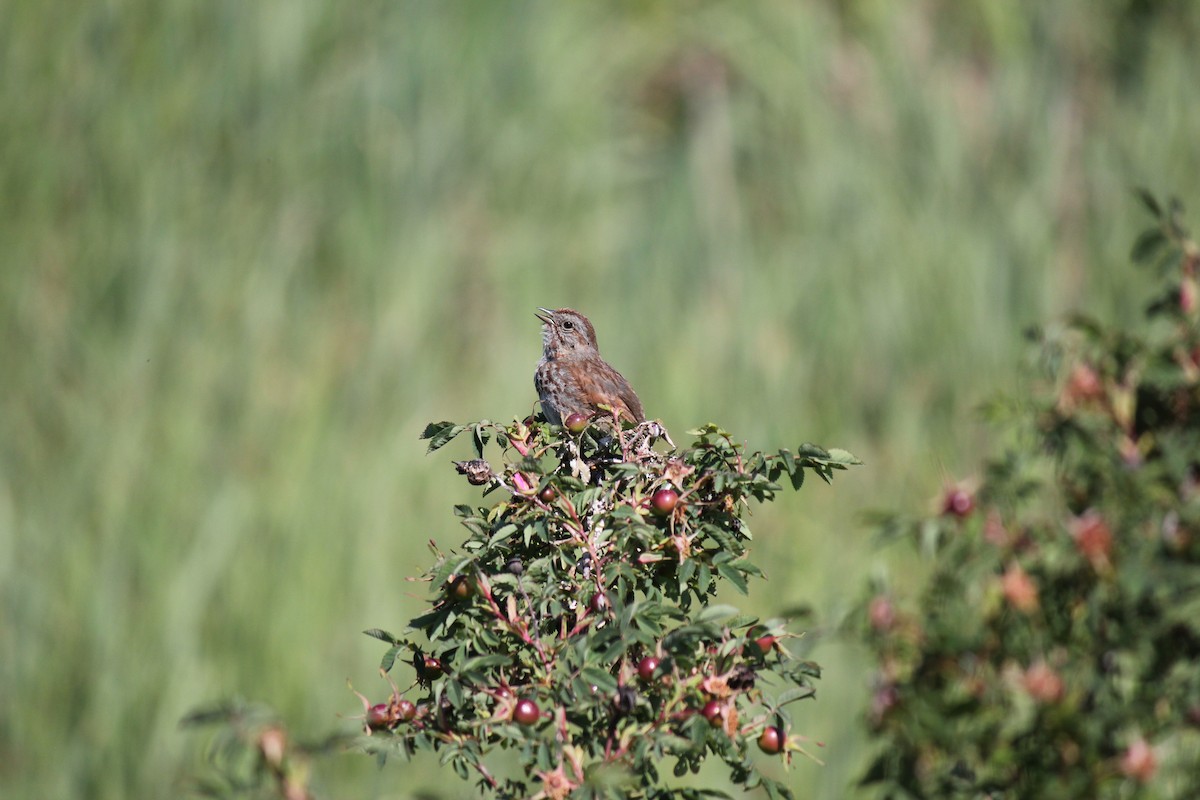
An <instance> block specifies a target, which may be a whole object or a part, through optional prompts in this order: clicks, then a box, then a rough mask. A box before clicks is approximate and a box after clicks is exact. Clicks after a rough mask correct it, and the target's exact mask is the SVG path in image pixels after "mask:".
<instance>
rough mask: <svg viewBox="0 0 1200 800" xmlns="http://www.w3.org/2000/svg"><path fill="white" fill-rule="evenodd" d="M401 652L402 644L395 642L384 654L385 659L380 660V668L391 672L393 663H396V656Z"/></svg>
mask: <svg viewBox="0 0 1200 800" xmlns="http://www.w3.org/2000/svg"><path fill="white" fill-rule="evenodd" d="M399 654H400V645H398V644H394V645H392V646H391V647H389V648H388V651H387V652H386V653H384V654H383V659H382V660H380V662H379V668H380V669H381V670H383V671H384V672H391V671H392V665H394V664H395V663H396V656H397V655H399Z"/></svg>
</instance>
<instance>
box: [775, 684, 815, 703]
mask: <svg viewBox="0 0 1200 800" xmlns="http://www.w3.org/2000/svg"><path fill="white" fill-rule="evenodd" d="M816 695H817V690H816V689H814V688H813V687H811V686H799V687H796V688H793V689H788V690H786V691H784V692H783V693H781V694H780V695H779V697H776V698H775V708H780V707H782V706H786V705H787V704H788V703H794V702H796V701H797V700H807V699H808V698H810V697H816Z"/></svg>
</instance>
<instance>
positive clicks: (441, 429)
mask: <svg viewBox="0 0 1200 800" xmlns="http://www.w3.org/2000/svg"><path fill="white" fill-rule="evenodd" d="M466 429H467V426H465V425H455V424H454V423H453V422H431V423H429V425H427V426H425V431H424V433H422V434H421V438H422V439H428V440H429V448H428V449H427V450H426V451H425V452H426V453H432V452H433V451H434V450H437V449H438V448H440V447H443V446H445V444H446V443H447V442H449V441H450V440H451V439H453V438H454V437H455V436H458V435H459V434H460V433H462V432H463V431H465V430H466Z"/></svg>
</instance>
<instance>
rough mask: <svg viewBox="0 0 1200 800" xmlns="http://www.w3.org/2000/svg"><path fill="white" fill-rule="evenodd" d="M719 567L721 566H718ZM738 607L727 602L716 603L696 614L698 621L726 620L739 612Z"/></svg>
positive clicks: (698, 622)
mask: <svg viewBox="0 0 1200 800" xmlns="http://www.w3.org/2000/svg"><path fill="white" fill-rule="evenodd" d="M718 569H719V568H718ZM738 613H739V612H738V609H737V607H735V606H731V605H726V604H715V605H711V606H708V607H707V608H705V609H704V610H702V611H701V612H700V613H699V614H697V615H696V623H697V624H701V623H705V622H717V621H719V620H726V619H729V618H730V617H733V616H736V615H737V614H738Z"/></svg>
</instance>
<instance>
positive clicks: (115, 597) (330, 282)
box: [0, 0, 1200, 798]
mask: <svg viewBox="0 0 1200 800" xmlns="http://www.w3.org/2000/svg"><path fill="white" fill-rule="evenodd" d="M1197 33H1200V10H1198V9H1197V8H1196V7H1195V5H1194V4H1190V3H1185V2H1151V1H1150V0H1128V1H1127V0H1109V1H1108V2H1084V1H1083V0H1068V2H1062V3H1055V4H1043V3H1038V2H1034V1H1033V0H1029V1H1028V2H1018V3H1012V4H1008V5H1004V6H1001V5H998V4H979V5H977V6H976V5H966V4H960V3H954V2H936V1H934V0H929V2H923V3H914V4H896V3H887V2H881V1H879V0H874V1H873V0H844V1H843V2H833V1H832V0H830V2H811V3H806V4H793V3H782V2H779V3H764V4H756V5H755V6H754V8H753V9H747V8H746V7H745V6H744V5H743V4H733V3H704V2H691V3H687V4H683V5H680V4H675V5H672V6H670V7H669V8H668V6H666V5H665V4H664V5H653V4H643V3H618V4H610V5H607V6H606V7H604V8H601V7H600V6H599V5H588V6H583V5H582V4H580V5H561V6H560V5H558V4H549V3H542V4H538V3H519V4H518V3H509V4H492V3H482V2H480V3H466V2H463V3H457V4H452V5H449V6H447V5H446V4H437V5H435V4H425V3H417V2H410V3H392V2H365V3H360V4H356V5H355V6H354V7H353V8H349V7H343V6H339V5H336V4H326V3H318V2H309V1H307V0H273V1H272V0H268V1H267V2H262V3H255V4H245V3H237V2H212V3H204V4H201V3H189V2H183V1H182V0H159V1H158V2H149V0H127V1H126V2H118V1H116V0H114V1H113V2H106V3H83V2H77V1H73V0H59V1H58V2H52V3H33V2H25V1H23V0H18V2H13V3H9V4H8V5H7V6H6V8H5V24H4V25H3V26H0V68H2V69H3V72H4V75H5V80H4V81H3V82H0V112H2V113H0V188H2V191H0V219H3V224H0V253H3V266H2V268H0V368H2V374H3V375H4V380H3V383H2V385H0V650H2V651H3V652H4V653H5V658H4V659H2V660H0V685H3V687H4V691H3V692H0V784H3V786H4V787H5V790H6V792H8V793H12V794H14V795H15V796H87V797H111V798H116V797H122V798H123V797H129V796H163V795H165V794H168V793H169V792H170V791H172V790H174V789H175V788H177V784H178V781H179V776H180V775H182V774H185V773H186V772H187V771H188V770H189V765H188V763H187V759H188V758H189V757H190V755H189V754H190V753H191V750H190V748H189V744H190V742H189V741H188V740H187V739H186V738H185V737H182V736H180V735H179V734H178V732H177V727H176V726H177V723H178V720H179V718H180V717H181V716H182V714H183V713H184V712H185V710H187V709H189V708H192V707H194V706H195V705H196V704H197V703H198V702H202V701H205V700H208V699H211V698H213V697H215V696H221V695H223V694H226V693H228V692H229V691H231V690H232V689H234V688H236V689H239V690H241V691H243V692H244V693H245V694H247V695H248V696H251V697H255V698H261V699H263V700H265V701H268V702H270V703H272V704H273V705H275V706H277V707H279V708H280V709H281V710H282V711H283V712H284V713H285V714H286V716H287V718H288V719H289V720H294V721H297V722H298V724H299V726H300V727H301V728H304V727H305V726H307V727H309V728H310V729H311V730H314V731H318V730H320V731H323V730H326V729H327V728H328V727H329V722H330V720H331V718H332V717H333V715H334V714H335V713H339V712H341V713H353V712H354V711H355V710H356V706H355V703H356V701H354V700H353V697H352V696H351V695H349V693H347V695H346V696H345V697H340V696H338V693H337V692H333V691H328V690H327V689H328V687H333V686H340V685H342V682H343V681H344V679H345V678H346V677H350V678H351V679H352V680H353V681H354V682H355V683H356V684H359V685H361V684H364V683H366V682H367V681H369V680H372V679H373V677H374V665H375V663H376V658H377V655H378V654H377V651H376V650H375V648H374V647H373V646H372V643H371V642H370V640H367V639H366V638H365V637H362V636H361V635H359V634H358V633H357V631H359V630H361V629H362V628H363V627H365V626H367V625H373V624H380V625H383V624H384V622H385V621H386V620H387V619H389V618H394V619H396V620H398V621H402V620H406V619H408V618H409V617H411V616H412V615H413V612H414V610H415V609H416V608H417V607H418V605H419V602H420V601H419V599H416V598H414V597H413V596H412V595H413V594H419V592H418V593H414V592H413V590H412V587H411V586H410V585H409V584H406V583H405V582H404V581H403V577H404V576H406V575H410V574H416V573H418V572H419V571H420V570H421V568H422V567H423V566H424V559H423V554H424V550H423V548H420V547H417V546H416V544H417V543H421V542H424V541H425V540H426V539H428V538H431V537H432V538H434V539H435V540H438V541H439V542H441V543H443V544H445V545H453V544H454V543H457V542H458V541H459V539H460V537H461V534H460V532H459V530H458V529H456V528H455V527H454V526H453V525H447V524H446V523H445V520H446V515H445V510H446V509H447V508H449V507H450V506H451V505H453V504H454V503H456V502H463V499H464V495H463V492H462V487H461V486H460V485H457V484H455V483H454V482H448V481H446V480H444V475H443V472H442V470H440V469H435V468H432V465H431V463H430V461H428V460H426V459H425V458H424V456H423V455H422V448H421V447H420V446H419V445H418V443H417V442H416V436H417V434H418V433H419V432H420V430H421V428H422V426H423V424H424V423H425V422H426V421H428V420H430V419H445V418H450V419H463V418H466V419H477V418H480V417H491V418H493V419H507V418H509V417H511V416H524V414H526V413H527V412H528V410H529V408H530V407H531V405H532V401H533V397H534V395H533V390H532V386H531V376H532V369H533V364H534V362H535V361H536V359H537V353H538V346H539V342H538V328H537V322H536V320H534V319H533V317H532V310H533V307H534V306H537V305H560V304H561V305H567V304H570V305H575V306H577V307H580V308H582V309H583V310H585V312H586V313H588V314H589V315H590V316H591V317H592V319H593V322H595V323H596V327H597V330H598V331H599V332H600V339H601V346H602V348H603V352H604V353H605V354H606V355H607V356H608V358H609V359H610V360H611V361H612V362H613V363H614V364H615V365H616V366H617V367H618V368H619V369H621V370H622V372H624V373H625V374H626V376H627V377H629V378H630V380H631V381H632V382H633V384H634V385H635V386H636V387H637V389H638V392H639V394H640V395H641V397H642V399H643V401H644V402H645V404H646V407H647V410H648V412H649V413H650V414H651V415H652V416H658V417H661V418H663V420H664V421H665V422H666V424H667V426H668V427H669V428H671V429H672V430H678V431H682V430H684V429H686V428H688V427H693V426H695V425H698V424H701V423H703V422H706V421H708V420H717V421H719V422H720V423H721V424H722V425H723V426H724V427H726V428H728V429H730V430H734V431H737V432H738V433H739V435H742V436H745V437H746V438H747V440H748V441H749V442H750V443H751V444H752V445H755V444H757V445H759V446H762V445H764V444H766V443H769V442H789V441H799V440H802V439H812V440H816V441H830V442H834V441H835V442H837V443H839V444H844V445H845V446H847V447H849V448H850V449H852V450H853V451H854V452H855V454H856V455H858V456H860V457H862V458H863V459H864V461H866V463H867V465H868V467H867V468H865V469H860V470H858V474H857V475H856V476H855V478H854V481H853V482H854V484H855V487H856V488H857V489H858V493H857V494H856V495H855V494H851V493H850V492H848V491H838V492H837V493H836V494H835V493H834V492H825V493H821V492H813V493H809V494H807V496H803V495H802V496H800V497H796V498H788V499H785V500H781V502H780V503H778V504H776V505H775V506H774V507H772V508H771V509H764V510H762V511H761V512H760V514H759V515H758V516H757V517H756V519H755V520H754V526H755V531H756V541H755V545H756V551H755V557H756V560H757V562H758V563H763V564H770V565H772V569H771V570H770V571H769V577H770V578H771V580H772V584H769V585H773V586H774V587H775V588H774V589H773V591H772V592H771V593H769V594H766V596H763V597H760V598H755V599H754V601H755V602H759V603H761V604H762V605H763V607H762V608H759V609H750V610H752V611H759V612H762V613H763V614H764V615H767V614H770V613H773V612H775V611H777V610H778V608H779V607H782V606H786V605H795V604H798V603H811V604H813V605H815V606H816V607H817V609H818V610H819V611H820V612H821V616H822V618H823V619H826V620H836V619H837V616H838V614H839V612H840V610H841V609H843V608H844V607H846V606H847V605H848V604H850V603H851V602H853V600H854V598H853V597H851V596H849V595H850V594H851V593H850V592H848V591H847V589H846V587H847V586H853V585H855V584H856V581H854V580H853V579H854V578H856V577H859V576H862V575H864V574H865V573H867V572H868V571H870V570H871V569H873V568H874V567H873V566H872V565H873V564H875V563H876V562H875V556H873V555H872V553H871V549H870V539H869V537H868V536H867V535H865V534H864V533H863V532H862V531H860V530H858V529H856V528H853V527H851V526H849V525H848V524H847V521H848V520H850V519H852V518H853V514H854V511H855V509H857V508H866V507H879V506H887V505H902V504H912V503H913V502H914V497H917V498H918V500H920V499H923V498H924V497H925V496H926V495H927V494H928V493H929V488H928V487H930V486H931V485H937V484H939V483H941V482H942V481H948V480H950V479H952V478H956V477H958V470H959V469H960V468H962V466H963V465H968V464H974V463H976V461H977V458H976V457H975V456H976V451H977V450H978V449H979V447H980V446H981V439H980V438H979V435H978V434H977V433H976V428H975V427H974V426H973V425H972V424H971V422H970V419H969V414H968V411H969V409H970V408H971V407H972V406H973V404H974V403H975V402H976V401H978V400H979V399H981V398H983V397H985V396H987V395H988V394H990V390H991V389H993V388H995V387H997V386H1002V385H1004V384H1005V383H1006V382H1007V381H1008V380H1009V379H1010V376H1011V375H1012V374H1013V372H1012V370H1013V369H1014V368H1015V365H1016V363H1017V359H1016V356H1015V354H1016V352H1017V348H1018V345H1019V338H1018V333H1019V330H1020V329H1021V327H1022V326H1023V325H1025V324H1027V323H1029V322H1032V321H1036V320H1041V319H1045V318H1047V317H1048V316H1051V315H1052V314H1053V313H1054V312H1057V311H1059V310H1062V309H1064V308H1067V307H1070V306H1074V305H1075V304H1077V303H1083V302H1086V304H1087V307H1088V308H1089V309H1091V310H1092V311H1093V312H1094V313H1096V314H1097V315H1099V316H1100V317H1101V318H1102V319H1105V320H1113V321H1122V320H1128V319H1131V318H1133V317H1134V316H1135V315H1137V314H1139V313H1140V308H1141V305H1142V303H1141V299H1142V298H1141V297H1140V296H1139V291H1140V290H1138V289H1137V288H1136V285H1135V284H1134V283H1133V281H1134V280H1136V278H1135V276H1133V275H1132V274H1130V272H1129V271H1128V270H1124V269H1114V267H1115V266H1117V265H1119V264H1121V263H1122V262H1123V261H1124V259H1123V257H1122V256H1123V254H1124V253H1125V252H1127V248H1128V242H1129V241H1131V239H1132V235H1133V234H1134V232H1135V228H1136V226H1137V225H1138V221H1137V220H1136V219H1135V218H1134V215H1131V214H1129V213H1127V211H1128V205H1127V204H1128V200H1127V198H1128V195H1127V192H1126V189H1127V187H1128V186H1130V185H1132V184H1145V185H1150V186H1155V187H1163V188H1164V189H1166V190H1168V191H1172V192H1175V193H1178V194H1181V196H1182V198H1183V200H1184V201H1185V204H1186V205H1188V206H1189V207H1191V208H1193V209H1194V208H1200V198H1197V197H1196V196H1195V192H1196V188H1195V185H1194V183H1193V184H1191V185H1183V186H1180V185H1178V176H1180V175H1194V174H1196V171H1197V167H1198V166H1200V164H1198V162H1200V151H1197V149H1196V148H1195V146H1194V137H1195V131H1196V130H1200V107H1198V106H1197V104H1196V103H1195V102H1194V84H1195V70H1194V50H1193V47H1192V42H1194V41H1195V40H1196V36H1197ZM455 456H456V457H461V454H455ZM439 457H440V456H433V457H432V458H433V459H437V458H439ZM845 485H847V486H848V485H849V482H847V484H845ZM801 510H803V513H800V512H801ZM385 627H386V625H385ZM819 633H820V631H817V632H816V634H819ZM810 641H813V642H816V643H820V642H821V637H820V636H819V635H814V636H812V637H810ZM816 656H817V658H818V660H819V661H821V663H822V664H823V666H825V667H826V669H827V674H828V676H829V679H828V680H826V681H823V682H822V685H821V688H820V691H821V694H820V696H819V699H818V702H817V703H816V704H809V705H808V706H807V708H806V713H808V714H811V717H810V718H808V719H806V720H805V721H804V723H803V727H804V730H805V731H806V732H807V733H809V734H810V735H812V736H813V737H814V738H817V739H822V740H824V741H825V742H826V744H827V746H826V748H824V751H823V753H822V755H823V757H824V758H825V759H826V760H827V761H828V766H827V767H825V768H820V767H817V766H815V765H807V766H802V767H801V768H799V769H797V770H795V771H793V772H792V773H791V774H790V776H789V778H788V779H789V780H790V781H793V782H795V784H794V785H796V786H801V785H803V786H805V788H806V791H811V792H812V793H814V794H818V795H820V796H826V797H841V796H844V795H843V792H844V787H845V785H846V782H847V780H849V779H850V777H851V776H852V775H853V774H855V772H856V771H857V769H858V768H859V767H860V766H861V765H862V764H863V763H864V758H865V752H866V751H865V748H864V745H863V743H862V741H861V740H860V736H861V734H860V733H859V732H858V728H857V718H858V717H859V716H860V715H861V713H863V712H864V711H865V709H864V705H865V703H866V702H867V695H866V693H865V692H864V691H863V688H864V686H866V681H867V677H866V670H865V669H864V668H863V667H862V664H863V659H862V656H861V654H859V653H856V652H853V651H851V650H848V649H846V648H845V647H840V646H832V645H826V646H824V647H819V648H818V652H817V653H816ZM351 761H352V762H353V763H349V762H351ZM358 761H359V760H349V761H347V760H341V761H338V762H336V763H335V764H334V765H333V767H332V771H330V772H329V773H326V774H323V775H322V776H321V778H320V779H321V780H322V781H324V782H325V785H327V786H337V787H339V790H338V794H342V795H355V796H373V795H374V796H406V795H405V792H410V791H411V792H417V791H430V790H431V787H437V786H438V784H437V783H436V779H435V778H434V777H433V776H434V775H436V766H435V765H431V764H427V765H423V766H420V765H419V766H418V768H417V770H416V771H411V772H409V773H406V778H405V782H404V788H397V786H396V784H395V782H394V781H393V780H392V779H391V778H392V777H393V776H394V773H389V772H388V771H385V772H383V773H376V772H375V771H374V770H373V768H372V767H371V766H370V765H369V764H366V763H358ZM438 788H439V790H440V787H438Z"/></svg>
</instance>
